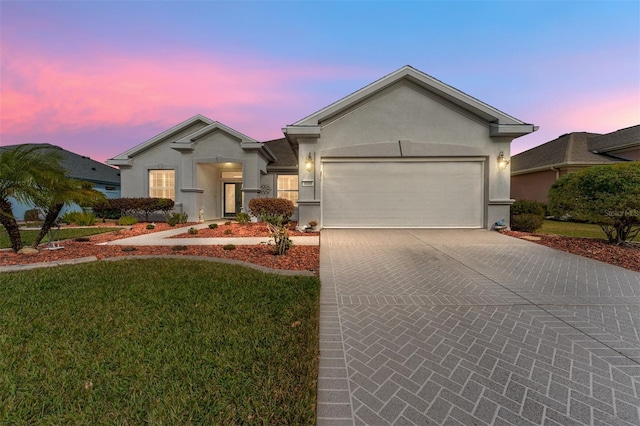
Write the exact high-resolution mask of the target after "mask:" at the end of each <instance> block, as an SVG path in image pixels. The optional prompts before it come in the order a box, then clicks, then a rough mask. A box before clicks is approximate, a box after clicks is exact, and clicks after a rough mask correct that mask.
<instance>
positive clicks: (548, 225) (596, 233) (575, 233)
mask: <svg viewBox="0 0 640 426" xmlns="http://www.w3.org/2000/svg"><path fill="white" fill-rule="evenodd" d="M536 232H537V233H539V234H553V235H564V236H566V237H578V238H599V239H601V240H606V239H607V236H606V235H605V233H604V231H603V230H602V229H601V228H600V227H599V226H598V225H594V224H592V223H576V222H563V221H558V220H545V221H544V223H543V224H542V228H540V229H538V231H536ZM632 241H640V235H639V236H637V237H636V238H635V239H634V240H632Z"/></svg>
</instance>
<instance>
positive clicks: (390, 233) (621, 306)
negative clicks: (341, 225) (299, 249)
mask: <svg viewBox="0 0 640 426" xmlns="http://www.w3.org/2000/svg"><path fill="white" fill-rule="evenodd" d="M321 238H322V244H321V256H320V278H321V280H322V289H321V321H320V322H321V325H320V333H321V335H320V374H319V381H318V424H319V425H352V424H357V425H363V424H366V425H386V424H398V425H400V424H402V425H404V424H413V425H442V424H446V425H532V424H533V425H541V424H545V425H639V424H640V412H639V410H640V273H636V272H632V271H628V270H625V269H622V268H619V267H616V266H611V265H608V264H604V263H601V262H598V261H594V260H590V259H587V258H582V257H578V256H574V255H571V254H568V253H564V252H559V251H556V250H553V249H550V248H547V247H543V246H540V245H537V244H534V243H530V242H526V241H521V240H518V239H515V238H510V237H507V236H503V235H500V234H498V233H496V232H491V231H486V230H324V231H323V232H322V237H321Z"/></svg>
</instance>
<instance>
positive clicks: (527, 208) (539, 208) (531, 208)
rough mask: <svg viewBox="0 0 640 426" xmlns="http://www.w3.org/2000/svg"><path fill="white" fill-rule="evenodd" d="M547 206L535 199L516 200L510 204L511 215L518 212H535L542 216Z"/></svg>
mask: <svg viewBox="0 0 640 426" xmlns="http://www.w3.org/2000/svg"><path fill="white" fill-rule="evenodd" d="M546 211H547V207H546V206H545V205H544V203H541V202H540V201H535V200H518V201H516V202H515V203H513V204H512V205H511V216H517V215H519V214H535V215H538V216H540V217H542V218H544V216H545V213H546Z"/></svg>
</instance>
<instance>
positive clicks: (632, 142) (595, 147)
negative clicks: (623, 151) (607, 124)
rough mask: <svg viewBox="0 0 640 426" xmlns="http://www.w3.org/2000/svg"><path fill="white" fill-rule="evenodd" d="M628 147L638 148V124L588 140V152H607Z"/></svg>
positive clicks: (639, 126)
mask: <svg viewBox="0 0 640 426" xmlns="http://www.w3.org/2000/svg"><path fill="white" fill-rule="evenodd" d="M628 146H640V124H638V125H637V126H632V127H627V128H626V129H620V130H617V131H615V132H611V133H607V134H605V135H600V136H595V137H593V138H590V139H589V150H590V151H598V152H608V151H612V150H615V149H620V148H624V147H628Z"/></svg>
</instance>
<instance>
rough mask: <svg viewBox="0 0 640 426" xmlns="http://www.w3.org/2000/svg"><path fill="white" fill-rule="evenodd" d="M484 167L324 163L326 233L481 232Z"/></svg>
mask: <svg viewBox="0 0 640 426" xmlns="http://www.w3.org/2000/svg"><path fill="white" fill-rule="evenodd" d="M482 168H483V163H482V162H480V161H464V162H462V161H460V162H335V163H333V162H327V163H324V164H323V176H322V182H323V184H322V194H323V196H322V221H323V226H326V227H475V228H478V227H482V218H483V208H482V206H483V194H484V193H483V186H484V185H483V179H482Z"/></svg>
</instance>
